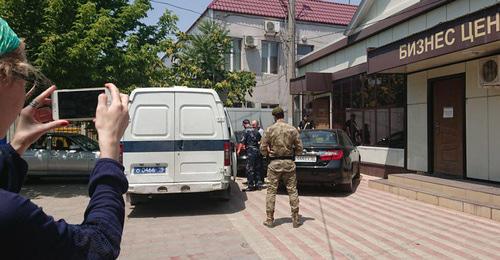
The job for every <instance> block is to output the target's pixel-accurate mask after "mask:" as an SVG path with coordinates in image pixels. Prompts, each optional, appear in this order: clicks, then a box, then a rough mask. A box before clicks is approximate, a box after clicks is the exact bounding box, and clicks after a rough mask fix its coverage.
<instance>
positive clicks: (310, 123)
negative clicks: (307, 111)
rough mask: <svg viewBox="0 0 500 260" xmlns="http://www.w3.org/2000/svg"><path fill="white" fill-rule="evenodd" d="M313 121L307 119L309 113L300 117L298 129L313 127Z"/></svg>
mask: <svg viewBox="0 0 500 260" xmlns="http://www.w3.org/2000/svg"><path fill="white" fill-rule="evenodd" d="M314 127H315V126H314V122H313V121H312V120H309V115H304V117H303V118H302V121H300V123H299V127H298V130H299V131H302V130H304V129H314Z"/></svg>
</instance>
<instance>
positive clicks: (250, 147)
mask: <svg viewBox="0 0 500 260" xmlns="http://www.w3.org/2000/svg"><path fill="white" fill-rule="evenodd" d="M243 127H244V128H245V131H244V133H243V137H242V138H241V141H240V143H241V144H242V145H244V146H245V150H246V153H247V165H246V172H247V185H248V188H247V191H253V190H257V189H259V188H260V186H261V185H262V183H260V172H259V169H258V162H257V160H259V158H261V154H260V151H259V142H260V139H261V136H260V134H259V131H258V130H257V129H255V128H253V127H252V126H251V125H250V120H248V119H245V120H243ZM241 149H242V146H240V147H238V150H237V151H236V153H237V154H238V155H239V154H240V152H241Z"/></svg>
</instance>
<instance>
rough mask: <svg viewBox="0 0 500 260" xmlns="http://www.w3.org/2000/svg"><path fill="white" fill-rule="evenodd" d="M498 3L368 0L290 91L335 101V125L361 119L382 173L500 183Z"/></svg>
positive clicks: (360, 137) (309, 61)
mask: <svg viewBox="0 0 500 260" xmlns="http://www.w3.org/2000/svg"><path fill="white" fill-rule="evenodd" d="M499 11H500V4H499V1H496V0H481V1H474V0H455V1H450V0H448V1H447V0H421V1H418V0H401V1H391V0H380V1H369V0H365V1H363V2H362V3H361V4H360V6H359V9H358V10H357V13H356V14H355V15H354V18H353V20H352V21H351V23H350V24H349V26H348V28H347V30H346V32H345V37H344V38H342V39H340V40H338V41H336V42H333V43H332V44H330V45H328V46H327V47H325V48H323V49H322V50H319V51H315V52H313V53H311V54H309V55H308V56H306V57H304V58H302V59H301V60H299V61H298V62H297V65H298V67H299V77H298V78H296V79H294V80H292V87H291V94H292V95H295V97H294V98H296V99H298V98H300V99H301V100H302V101H301V103H302V105H303V104H304V103H305V104H306V106H310V107H312V108H313V109H314V106H315V105H316V102H317V101H316V100H321V99H325V97H326V99H329V101H330V102H331V106H330V111H331V119H330V120H331V125H330V126H331V127H337V128H345V127H346V125H348V124H350V122H349V120H354V121H355V122H356V128H357V130H358V131H355V133H352V136H351V138H353V139H354V140H356V142H357V143H359V144H360V147H359V149H360V151H361V157H362V161H363V162H364V163H365V166H371V167H370V169H371V170H373V171H374V172H375V173H382V174H384V175H385V174H387V173H391V172H401V171H406V170H407V171H417V172H428V173H433V174H436V175H438V176H439V175H441V176H447V177H448V176H451V177H458V178H471V179H478V180H487V181H495V182H499V181H500V155H499V154H500V132H499V131H498V130H497V127H498V126H500V117H498V116H497V114H496V113H499V112H500V89H499V87H500V76H499V72H500V71H499V66H500V64H498V63H499V62H500V60H499V58H498V54H499V53H500V41H499V40H500V14H499ZM320 102H324V101H322V100H321V101H320ZM298 109H299V110H300V109H301V108H298Z"/></svg>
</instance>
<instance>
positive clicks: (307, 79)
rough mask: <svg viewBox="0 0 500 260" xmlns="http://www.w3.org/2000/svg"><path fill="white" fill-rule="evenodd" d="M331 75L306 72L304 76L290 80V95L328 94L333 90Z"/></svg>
mask: <svg viewBox="0 0 500 260" xmlns="http://www.w3.org/2000/svg"><path fill="white" fill-rule="evenodd" d="M332 81H333V78H332V73H320V72H307V73H306V75H305V76H302V77H299V78H295V79H292V80H290V94H291V95H300V94H305V93H313V92H316V93H318V92H330V91H332V88H333V82H332Z"/></svg>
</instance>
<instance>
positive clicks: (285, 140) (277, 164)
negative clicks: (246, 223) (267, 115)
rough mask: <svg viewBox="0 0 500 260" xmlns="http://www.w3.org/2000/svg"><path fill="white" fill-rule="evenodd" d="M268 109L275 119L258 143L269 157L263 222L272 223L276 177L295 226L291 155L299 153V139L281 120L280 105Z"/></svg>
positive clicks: (297, 222)
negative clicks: (281, 185) (285, 194)
mask: <svg viewBox="0 0 500 260" xmlns="http://www.w3.org/2000/svg"><path fill="white" fill-rule="evenodd" d="M272 113H273V116H274V120H275V121H276V123H275V124H274V125H272V126H270V127H268V128H267V129H266V131H265V132H264V138H263V139H262V142H261V145H260V151H261V153H262V154H263V155H264V156H267V157H269V159H270V163H269V165H268V168H267V178H268V180H269V185H268V187H267V196H266V213H267V219H266V221H264V223H263V224H264V225H265V226H267V227H273V226H274V223H273V222H274V207H275V204H276V192H277V191H278V183H279V181H280V180H283V182H284V183H285V185H286V190H287V192H288V196H289V197H290V207H291V211H292V222H293V227H294V228H297V227H299V226H300V224H301V223H300V219H299V194H298V192H297V175H296V172H295V162H294V159H293V157H294V155H300V154H302V150H303V146H302V141H300V138H299V132H298V131H297V129H295V127H293V126H291V125H289V124H287V123H286V122H285V121H284V119H283V118H284V117H285V114H284V112H283V109H281V108H280V107H277V108H275V109H273V112H272Z"/></svg>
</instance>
